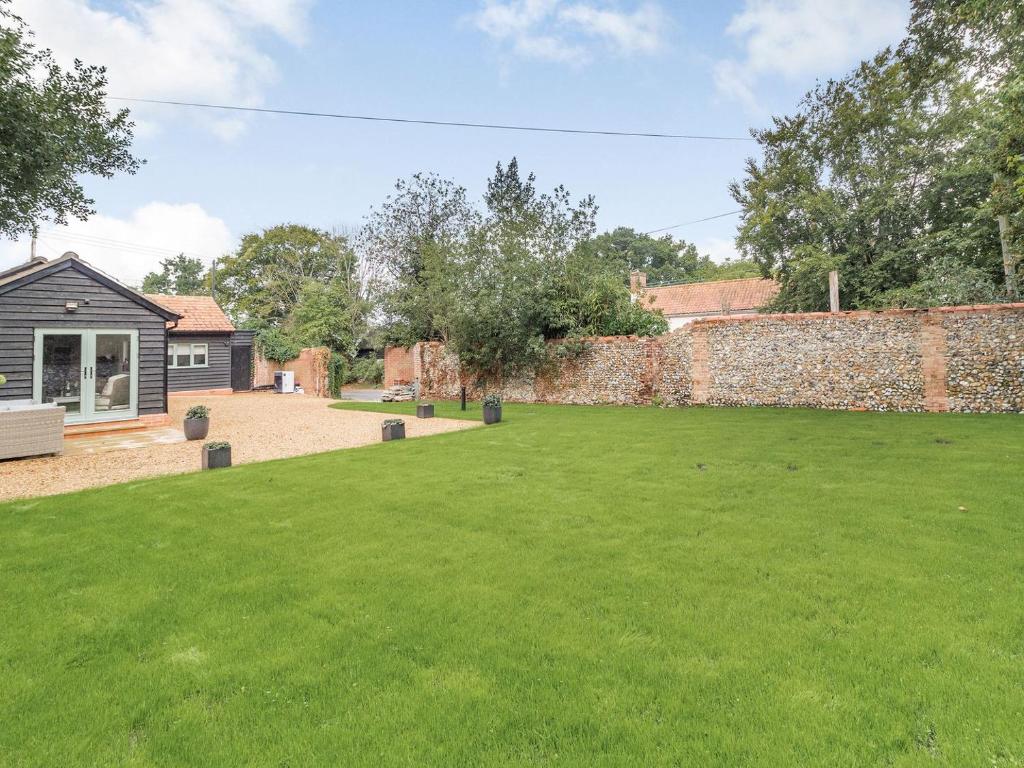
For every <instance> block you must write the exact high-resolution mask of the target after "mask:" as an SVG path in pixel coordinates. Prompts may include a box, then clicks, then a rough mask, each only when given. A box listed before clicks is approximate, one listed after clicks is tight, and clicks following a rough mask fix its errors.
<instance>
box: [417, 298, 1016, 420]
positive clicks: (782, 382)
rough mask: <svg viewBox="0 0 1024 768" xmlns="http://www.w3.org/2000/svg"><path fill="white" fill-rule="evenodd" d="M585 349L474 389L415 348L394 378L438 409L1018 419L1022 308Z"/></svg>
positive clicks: (698, 329) (441, 351) (884, 317)
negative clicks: (488, 406) (992, 415)
mask: <svg viewBox="0 0 1024 768" xmlns="http://www.w3.org/2000/svg"><path fill="white" fill-rule="evenodd" d="M586 341H587V348H586V350H585V351H584V352H583V353H582V354H580V355H574V356H572V357H569V358H564V359H563V358H560V357H558V356H557V355H556V354H552V356H551V359H552V363H551V364H550V365H548V366H545V367H544V368H543V369H541V371H540V372H538V373H536V374H530V375H525V376H520V377H517V378H515V379H508V380H505V381H500V382H495V381H488V382H481V383H480V386H477V385H476V383H475V382H472V381H467V382H463V381H462V376H461V374H460V371H459V366H458V361H457V360H456V359H455V357H454V356H453V355H452V354H450V353H448V352H447V350H446V349H445V348H444V346H443V345H441V344H436V343H432V344H418V345H416V347H414V348H413V350H412V354H411V361H410V362H408V363H407V365H408V368H407V369H405V370H409V369H411V370H412V372H413V373H412V377H413V378H415V379H418V380H419V381H420V384H421V387H422V392H423V396H424V397H431V398H441V399H453V398H456V397H458V394H459V386H460V385H461V384H462V383H466V384H467V386H468V389H469V394H470V396H471V397H474V398H476V397H480V396H481V395H482V394H483V393H484V392H487V391H500V392H501V393H502V394H503V396H504V397H505V398H506V399H507V400H509V401H513V402H514V401H519V402H562V403H617V404H631V405H644V404H649V403H651V402H652V401H653V402H661V403H664V404H666V405H699V404H708V405H768V406H802V407H811V408H840V409H841V408H855V409H869V410H881V411H890V410H898V411H925V410H927V411H945V410H952V411H967V412H992V411H1002V412H1024V303H1020V304H993V305H984V306H969V307H940V308H937V309H931V310H888V311H883V312H842V313H837V314H832V313H828V312H812V313H804V314H784V315H734V316H731V317H716V318H709V319H706V320H699V321H696V322H694V323H691V324H689V325H687V326H684V327H683V328H680V329H679V330H677V331H674V332H672V333H668V334H665V335H664V336H660V337H657V338H654V339H650V338H644V339H640V338H637V337H630V336H613V337H601V338H593V339H588V340H586ZM550 343H551V344H552V345H557V344H558V343H559V342H557V341H553V342H550ZM552 352H553V353H554V352H555V349H552Z"/></svg>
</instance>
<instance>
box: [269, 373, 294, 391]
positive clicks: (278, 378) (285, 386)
mask: <svg viewBox="0 0 1024 768" xmlns="http://www.w3.org/2000/svg"><path fill="white" fill-rule="evenodd" d="M274 391H275V392H278V393H282V394H291V393H292V392H294V391H295V373H294V371H274Z"/></svg>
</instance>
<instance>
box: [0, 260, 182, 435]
mask: <svg viewBox="0 0 1024 768" xmlns="http://www.w3.org/2000/svg"><path fill="white" fill-rule="evenodd" d="M69 300H71V301H77V302H78V309H77V310H76V311H75V312H66V311H65V309H64V304H65V302H66V301H69ZM176 317H177V315H175V314H174V313H172V312H168V311H167V310H166V309H164V308H162V307H160V306H159V305H157V304H154V303H153V302H150V301H148V300H146V299H145V298H144V297H142V296H141V295H139V294H136V293H135V292H133V291H131V290H130V289H127V288H125V287H124V286H122V285H120V284H118V283H117V282H115V281H113V280H111V279H110V278H107V277H106V276H104V275H101V274H99V273H97V272H95V270H92V269H90V268H88V267H87V266H85V265H83V264H81V263H80V262H77V261H75V260H73V259H61V260H59V261H54V262H50V263H49V264H48V265H46V266H44V267H43V268H41V269H37V270H35V271H33V272H30V273H28V274H25V275H23V276H21V277H15V278H14V279H10V280H8V281H7V282H5V283H3V284H2V285H0V373H3V374H4V375H5V376H6V377H7V384H6V385H5V386H3V387H0V400H18V399H24V398H30V397H32V362H33V354H34V346H35V329H36V328H54V327H56V328H59V327H61V326H66V327H68V328H124V329H137V330H138V332H139V414H140V415H143V414H153V413H166V412H167V393H166V388H165V381H164V365H165V355H166V350H167V331H166V322H167V320H171V319H174V318H176Z"/></svg>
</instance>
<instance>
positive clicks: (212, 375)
mask: <svg viewBox="0 0 1024 768" xmlns="http://www.w3.org/2000/svg"><path fill="white" fill-rule="evenodd" d="M167 343H168V344H206V345H208V347H209V350H208V354H207V365H206V367H205V368H168V369H167V389H168V391H170V392H188V391H189V390H196V389H231V334H230V333H194V332H193V333H181V334H179V333H175V331H174V329H173V328H172V329H171V330H170V332H169V333H168V334H167Z"/></svg>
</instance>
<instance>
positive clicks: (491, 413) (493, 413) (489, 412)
mask: <svg viewBox="0 0 1024 768" xmlns="http://www.w3.org/2000/svg"><path fill="white" fill-rule="evenodd" d="M499 421H501V406H500V405H485V406H484V424H497V423H498V422H499Z"/></svg>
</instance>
